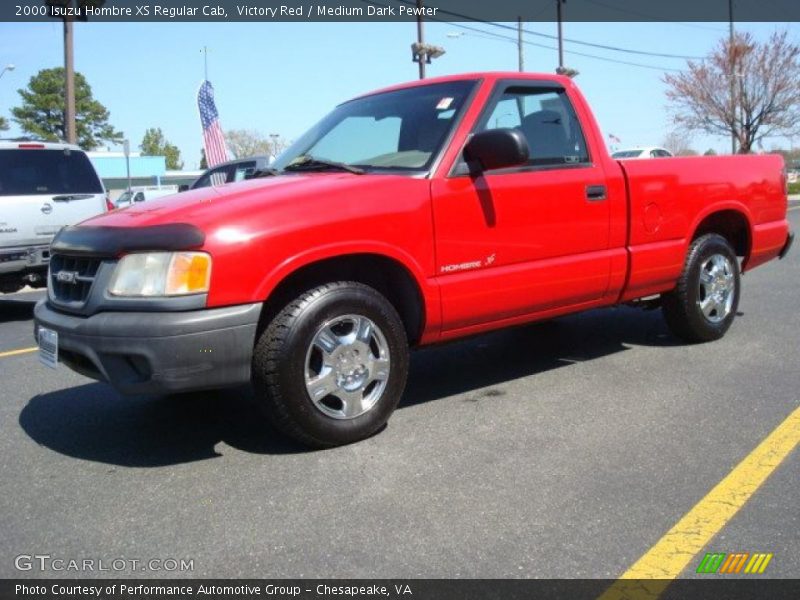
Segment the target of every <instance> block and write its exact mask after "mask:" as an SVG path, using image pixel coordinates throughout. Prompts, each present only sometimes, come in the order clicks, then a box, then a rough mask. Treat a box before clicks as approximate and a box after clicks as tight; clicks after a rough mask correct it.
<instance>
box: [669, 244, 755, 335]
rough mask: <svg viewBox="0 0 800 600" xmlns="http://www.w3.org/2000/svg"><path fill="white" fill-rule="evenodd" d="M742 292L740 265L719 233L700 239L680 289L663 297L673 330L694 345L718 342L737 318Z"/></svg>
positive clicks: (691, 251) (693, 247) (690, 255)
mask: <svg viewBox="0 0 800 600" xmlns="http://www.w3.org/2000/svg"><path fill="white" fill-rule="evenodd" d="M740 292H741V279H740V276H739V263H738V261H737V259H736V253H735V252H734V251H733V248H732V247H731V245H730V243H729V242H728V240H726V239H725V238H724V237H722V236H721V235H718V234H716V233H709V234H706V235H703V236H701V237H699V238H697V239H696V240H694V241H693V242H692V244H691V246H689V252H688V254H687V256H686V263H685V264H684V267H683V272H682V273H681V276H680V278H679V279H678V285H677V287H676V288H675V289H674V290H673V291H672V292H670V293H669V294H666V295H665V296H664V301H663V305H662V307H663V312H664V317H665V319H666V321H667V325H668V326H669V329H670V331H672V333H673V334H675V335H676V336H677V337H679V338H681V339H682V340H684V341H687V342H691V343H697V342H710V341H713V340H718V339H719V338H721V337H722V336H723V335H725V332H726V331H728V328H730V326H731V323H733V319H734V318H735V317H736V310H737V308H738V306H739V295H740Z"/></svg>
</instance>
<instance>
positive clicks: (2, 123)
mask: <svg viewBox="0 0 800 600" xmlns="http://www.w3.org/2000/svg"><path fill="white" fill-rule="evenodd" d="M0 131H8V121H6V118H5V117H0Z"/></svg>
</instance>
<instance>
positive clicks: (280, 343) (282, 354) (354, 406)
mask: <svg viewBox="0 0 800 600" xmlns="http://www.w3.org/2000/svg"><path fill="white" fill-rule="evenodd" d="M407 374H408V342H407V338H406V333H405V329H404V327H403V323H402V321H401V320H400V316H399V315H398V314H397V311H396V310H395V308H394V307H393V306H392V305H391V304H390V303H389V301H388V300H386V298H384V297H383V296H382V295H381V294H379V293H378V292H377V291H375V290H374V289H372V288H370V287H368V286H366V285H363V284H360V283H356V282H349V281H341V282H336V283H329V284H325V285H321V286H319V287H316V288H314V289H312V290H310V291H308V292H305V293H303V294H301V295H300V296H299V297H298V298H296V299H295V300H294V301H292V302H290V303H289V304H287V305H286V306H285V307H284V308H283V309H282V310H281V311H280V312H279V313H278V314H277V315H276V316H275V317H274V318H273V319H272V321H271V322H270V323H269V325H268V326H267V328H266V329H265V330H264V332H263V333H262V334H261V336H260V337H259V339H258V342H257V343H256V346H255V350H254V353H253V384H254V388H255V393H256V400H257V401H258V402H259V404H260V405H261V406H262V407H263V409H264V411H265V412H266V414H267V416H268V417H269V419H270V420H271V421H272V423H273V424H274V425H275V426H276V427H277V428H278V429H279V430H281V431H282V432H284V433H285V434H287V435H288V436H290V437H292V438H294V439H296V440H298V441H300V442H302V443H303V444H305V445H307V446H311V447H315V448H327V447H332V446H339V445H343V444H349V443H352V442H356V441H358V440H362V439H364V438H366V437H369V436H371V435H372V434H374V433H375V432H377V431H378V430H379V429H381V428H382V427H383V426H384V425H385V424H386V422H387V421H388V419H389V417H390V416H391V414H392V412H393V411H394V409H395V408H396V407H397V403H398V402H399V401H400V397H401V396H402V394H403V389H404V388H405V383H406V377H407Z"/></svg>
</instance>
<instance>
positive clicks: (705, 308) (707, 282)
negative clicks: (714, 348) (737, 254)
mask: <svg viewBox="0 0 800 600" xmlns="http://www.w3.org/2000/svg"><path fill="white" fill-rule="evenodd" d="M735 268H736V266H734V264H733V263H731V261H730V259H728V257H726V256H723V255H722V254H714V255H712V256H711V257H710V258H708V260H706V261H705V262H704V263H703V265H702V266H701V267H700V281H699V284H698V293H697V306H698V307H699V308H700V311H701V312H702V313H703V316H704V317H705V318H706V319H708V321H710V322H711V323H719V322H720V321H722V320H723V319H725V317H727V316H728V315H729V314H730V312H731V308H732V307H733V300H734V296H735V295H736V279H735V271H734V269H735Z"/></svg>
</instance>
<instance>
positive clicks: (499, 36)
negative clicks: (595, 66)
mask: <svg viewBox="0 0 800 600" xmlns="http://www.w3.org/2000/svg"><path fill="white" fill-rule="evenodd" d="M365 1H366V0H365ZM428 20H431V21H438V22H439V23H446V24H447V25H450V26H451V27H459V28H461V29H467V30H469V31H474V32H477V33H481V34H483V36H482V37H486V36H487V35H488V36H492V37H493V38H496V39H500V40H504V41H507V42H512V43H514V44H516V43H517V39H516V38H511V37H509V36H505V35H502V34H499V33H492V32H491V31H486V30H484V29H478V28H477V27H470V26H469V25H464V24H463V23H454V22H451V21H444V20H442V19H436V18H433V17H428ZM522 43H523V44H526V45H528V46H535V47H537V48H545V49H547V50H553V51H556V50H558V49H557V48H555V47H554V46H547V45H545V44H538V43H536V42H530V41H528V40H523V42H522ZM564 52H565V53H566V54H574V55H575V56H583V57H584V58H593V59H595V60H602V61H605V62H611V63H617V64H621V65H627V66H629V67H640V68H642V69H652V70H654V71H670V72H673V73H679V72H680V69H673V68H670V67H660V66H657V65H645V64H642V63H636V62H631V61H627V60H619V59H617V58H608V57H606V56H597V55H595V54H587V53H585V52H578V51H576V50H565V51H564Z"/></svg>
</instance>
